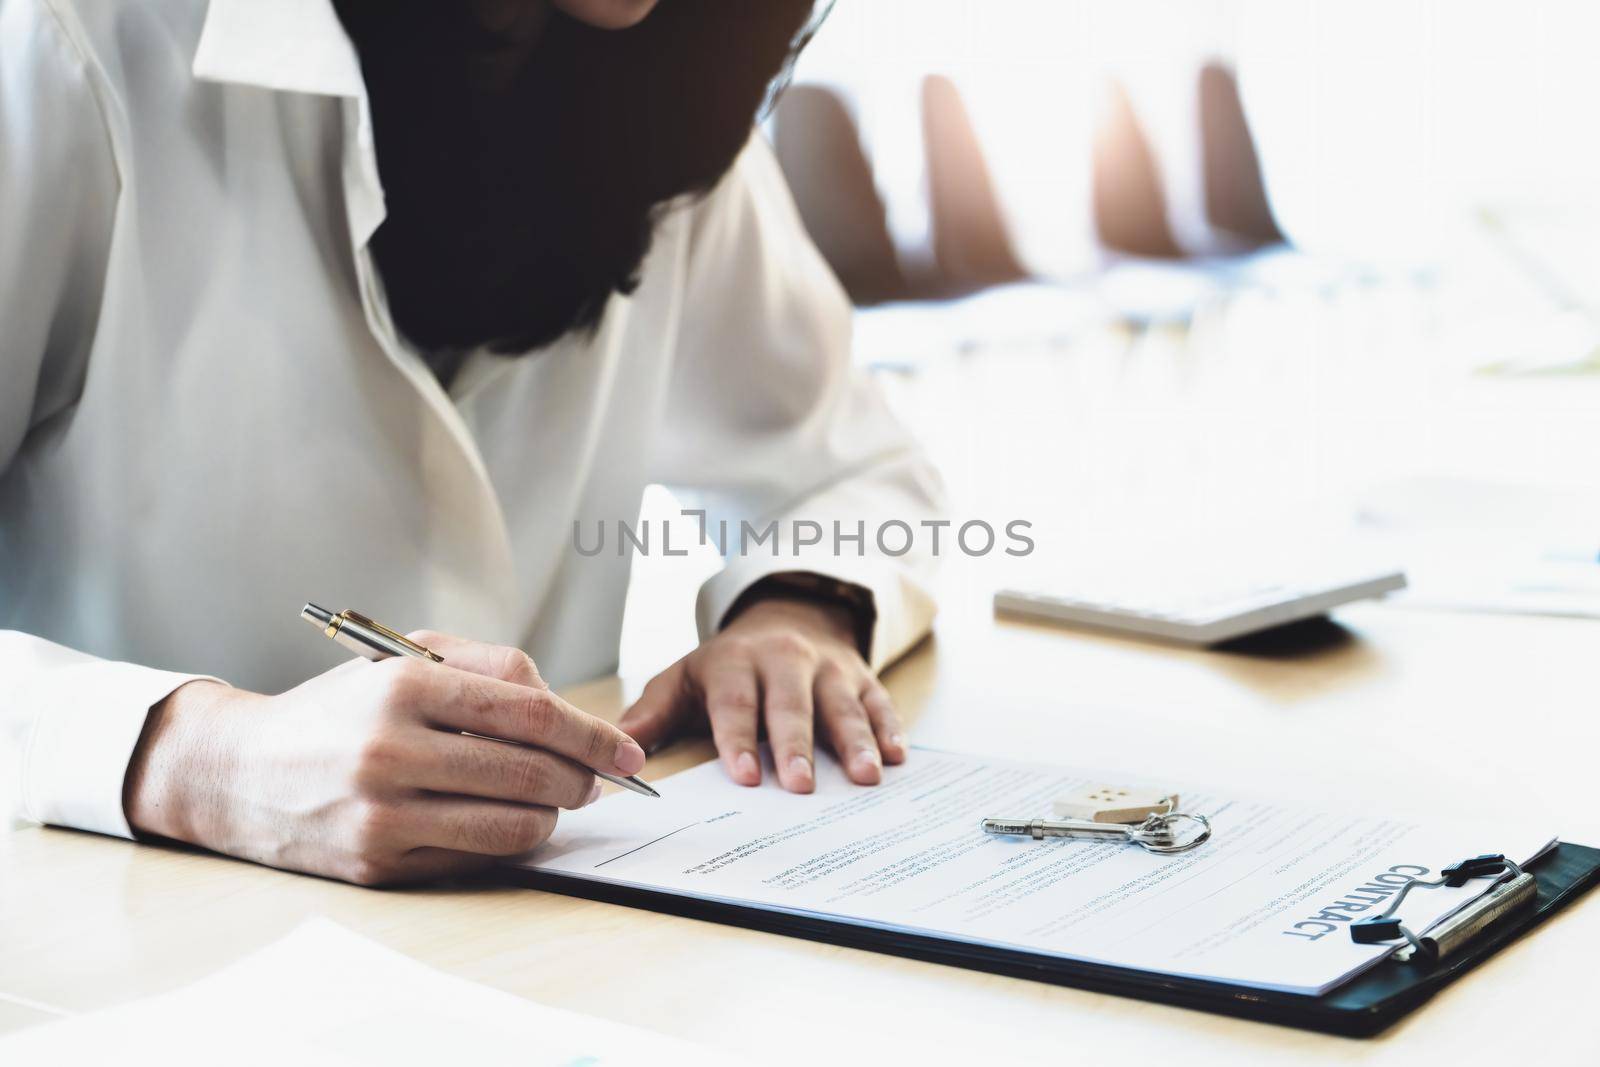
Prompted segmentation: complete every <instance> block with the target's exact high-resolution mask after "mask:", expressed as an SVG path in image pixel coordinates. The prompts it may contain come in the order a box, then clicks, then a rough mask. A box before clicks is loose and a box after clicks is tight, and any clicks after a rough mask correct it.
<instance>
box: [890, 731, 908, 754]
mask: <svg viewBox="0 0 1600 1067" xmlns="http://www.w3.org/2000/svg"><path fill="white" fill-rule="evenodd" d="M889 743H890V744H891V745H893V746H894V747H895V748H898V749H899V750H900V751H902V752H904V751H905V749H906V735H905V734H890V735H889Z"/></svg>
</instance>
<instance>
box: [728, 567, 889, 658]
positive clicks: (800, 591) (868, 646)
mask: <svg viewBox="0 0 1600 1067" xmlns="http://www.w3.org/2000/svg"><path fill="white" fill-rule="evenodd" d="M763 604H777V605H780V606H779V607H778V608H777V609H776V610H775V613H778V614H783V613H786V612H787V613H788V614H790V615H791V616H793V617H799V618H801V619H803V620H806V621H815V620H821V621H822V623H823V626H822V627H821V628H822V629H825V630H826V632H828V633H829V634H830V635H832V636H838V637H839V638H840V639H841V640H843V641H844V642H845V643H846V644H848V645H850V646H852V647H853V648H854V649H855V650H856V651H857V652H859V653H860V654H861V657H862V658H863V659H870V658H871V651H872V632H873V629H874V628H875V626H876V624H877V618H878V612H877V607H876V605H874V603H873V600H872V594H871V593H870V592H869V591H868V590H867V589H865V588H863V587H862V586H859V585H856V584H854V583H851V582H846V581H841V580H839V579H837V578H830V577H828V576H826V575H822V574H817V573H815V572H812V571H781V572H778V573H776V574H769V575H767V576H766V577H765V578H763V579H761V580H760V581H758V582H756V583H755V584H754V585H752V586H750V587H749V588H748V589H746V590H745V591H744V592H743V593H742V594H740V596H739V598H738V599H737V600H735V601H734V602H733V606H732V607H730V608H729V609H728V611H727V614H726V615H725V616H724V617H723V623H722V625H723V628H724V629H727V628H728V626H730V625H731V624H732V623H733V622H734V621H735V620H737V619H740V618H742V617H743V616H744V615H746V614H748V613H750V612H751V611H752V610H753V609H755V608H757V607H759V606H760V605H763ZM782 605H795V606H797V607H796V608H795V610H792V611H790V610H789V609H786V608H785V607H783V606H782ZM804 608H809V609H811V610H809V611H806V610H799V609H804Z"/></svg>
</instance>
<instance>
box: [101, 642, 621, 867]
mask: <svg viewBox="0 0 1600 1067" xmlns="http://www.w3.org/2000/svg"><path fill="white" fill-rule="evenodd" d="M395 636H398V635H395ZM409 640H411V641H413V642H416V643H418V644H419V645H425V646H426V647H428V648H430V649H432V650H433V652H434V653H435V655H436V656H439V657H442V659H443V662H429V661H428V659H427V658H425V657H424V658H419V657H416V656H413V655H404V656H394V657H392V658H390V659H387V660H386V661H384V662H380V663H368V662H365V661H364V660H359V659H357V660H351V661H349V662H347V663H344V664H341V665H340V666H338V667H335V668H333V669H332V670H329V671H326V672H324V673H323V674H320V675H317V676H316V677H315V678H312V679H310V680H308V681H306V682H304V683H302V684H300V685H298V686H296V687H295V688H293V689H290V690H288V691H287V692H284V693H279V694H276V695H272V696H267V695H262V694H259V693H253V692H249V691H246V690H242V689H237V688H234V687H232V686H229V685H225V684H222V683H220V682H215V681H193V682H189V683H188V684H186V685H183V686H181V687H180V688H179V689H177V690H176V691H174V692H173V693H172V694H171V695H170V696H168V697H167V698H166V699H165V700H163V701H161V702H160V703H158V704H157V705H156V706H155V707H154V708H153V709H152V711H151V714H150V716H149V720H148V723H147V726H146V729H145V732H144V734H143V736H142V737H141V738H140V741H139V744H138V747H137V748H136V749H135V752H134V756H133V759H132V761H131V763H130V765H129V772H128V777H127V782H126V789H125V796H126V803H125V809H126V812H127V815H128V821H129V824H130V826H131V827H132V828H133V829H134V830H135V831H136V832H138V833H141V834H144V835H152V836H160V837H167V838H173V839H176V840H180V841H186V842H188V843H190V844H194V845H198V846H201V847H203V848H209V849H212V850H214V851H218V852H223V853H227V854H229V855H233V856H239V857H241V858H244V859H249V860H254V861H256V862H259V863H266V864H269V865H271V866H274V867H283V868H286V869H290V870H298V871H306V872H309V873H313V874H321V875H327V876H329V877H333V878H340V879H344V880H346V881H352V882H357V883H360V884H363V885H378V884H390V883H396V882H407V881H419V880H424V879H432V878H439V877H447V876H453V875H462V874H468V873H471V872H474V871H477V870H481V869H484V868H486V867H489V866H492V865H493V864H494V862H495V861H496V860H497V859H498V858H500V857H505V856H514V855H518V854H520V853H523V852H526V851H528V850H530V849H533V848H535V847H536V846H538V845H540V844H542V843H543V842H544V841H545V840H546V839H547V838H548V837H549V836H550V834H551V833H552V832H553V831H554V829H555V826H556V818H557V814H558V810H559V809H561V808H569V809H571V808H578V807H582V806H584V805H586V804H589V803H592V802H593V801H594V800H595V799H597V798H598V797H599V795H600V790H601V784H600V782H599V780H598V779H597V778H596V773H597V772H599V773H604V774H606V775H608V776H615V777H618V778H628V777H629V776H631V775H635V774H637V773H638V772H639V771H640V770H641V769H643V767H644V763H645V754H644V751H643V750H642V749H641V748H640V747H639V746H638V745H637V744H636V743H635V742H634V741H633V739H632V738H630V737H629V736H628V735H627V734H625V733H623V732H622V731H621V730H619V729H617V728H616V727H615V726H612V725H611V724H610V723H608V722H605V721H604V720H602V719H598V718H596V717H594V716H592V715H587V714H585V713H584V712H582V711H579V710H578V709H577V708H575V707H573V706H572V705H571V704H569V703H567V702H566V701H565V700H563V699H561V697H559V696H558V695H556V694H555V693H553V692H551V691H550V689H549V688H548V687H547V686H546V685H545V684H544V681H543V679H541V678H540V677H539V673H538V670H537V669H536V668H535V667H534V664H533V662H532V661H531V660H530V659H529V658H528V656H527V655H526V654H524V653H523V652H522V651H520V650H518V649H514V648H505V647H501V646H496V645H488V644H483V643H481V642H476V641H468V640H465V639H463V638H457V637H450V636H447V635H444V634H433V633H418V634H413V635H411V638H410V639H409ZM491 738H498V739H501V740H491ZM505 742H513V743H511V744H507V743H505Z"/></svg>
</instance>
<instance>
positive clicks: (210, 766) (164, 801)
mask: <svg viewBox="0 0 1600 1067" xmlns="http://www.w3.org/2000/svg"><path fill="white" fill-rule="evenodd" d="M238 695H239V691H238V690H236V689H234V688H233V687H232V686H228V685H224V684H223V683H221V682H214V681H209V680H196V681H192V682H186V683H185V684H183V685H181V686H179V687H178V688H177V689H174V690H173V691H172V692H171V693H170V694H168V695H167V698H166V699H165V700H163V701H161V702H160V703H159V704H156V705H155V706H154V707H152V708H151V709H150V712H149V714H148V716H147V717H146V719H145V726H144V732H143V733H141V734H140V735H139V743H138V744H137V745H136V746H135V747H134V750H133V757H132V758H131V759H130V760H129V761H128V775H127V779H126V781H125V784H124V786H123V810H124V812H125V813H126V815H127V817H128V825H129V827H131V828H132V829H133V831H134V833H135V834H139V835H144V836H154V837H165V838H171V839H172V840H175V841H182V842H185V843H186V844H191V845H199V846H202V847H206V846H208V845H209V844H210V843H211V842H212V841H215V840H218V839H219V833H218V830H217V824H218V823H219V822H220V820H221V818H222V814H223V813H222V812H221V811H220V810H218V807H217V805H216V804H214V803H212V799H213V798H208V797H206V796H204V795H203V794H204V791H205V789H206V787H207V785H208V784H211V783H215V782H217V781H218V780H219V774H220V772H221V771H222V768H221V766H220V764H221V763H222V762H223V758H224V757H223V752H224V751H225V744H224V738H225V736H226V735H225V733H224V731H223V730H222V729H220V725H221V721H222V711H223V709H224V707H225V706H226V705H227V704H228V703H229V702H230V701H231V700H232V699H234V698H236V697H237V696H238Z"/></svg>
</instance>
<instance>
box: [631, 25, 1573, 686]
mask: <svg viewBox="0 0 1600 1067" xmlns="http://www.w3.org/2000/svg"><path fill="white" fill-rule="evenodd" d="M1596 40H1600V7H1597V6H1596V5H1593V4H1592V3H1579V2H1542V3H1539V4H1532V5H1530V4H1513V3H1510V2H1506V0H1451V2H1442V0H1441V2H1423V0H1401V2H1387V3H1377V2H1367V0H1355V2H1346V3H1340V4H1327V3H1316V2H1312V0H1211V2H1195V0H1189V2H1182V0H1136V2H1118V3H1105V2H1100V3H1089V2H1085V0H837V2H836V3H835V4H834V6H833V9H832V11H831V12H830V14H829V15H828V18H827V20H826V21H825V22H824V24H823V25H822V28H821V30H820V32H819V33H818V35H817V37H816V39H815V40H814V41H813V42H812V44H811V46H810V47H809V48H808V49H807V51H806V52H805V53H804V55H803V57H802V59H801V61H800V63H799V65H798V67H797V69H796V71H795V76H794V80H793V83H792V85H791V86H790V87H789V88H788V90H787V91H786V92H785V93H784V94H783V95H782V97H781V98H780V99H779V100H778V102H777V104H776V106H775V107H774V109H773V110H772V112H771V113H770V115H769V116H768V118H767V120H766V124H765V125H766V133H767V135H768V136H769V137H770V139H771V140H772V142H773V144H774V145H775V147H776V149H777V152H778V155H779V158H780V161H781V162H782V165H783V167H784V170H785V173H786V175H787V177H788V179H789V182H790V185H791V187H792V189H793V192H794V195H795V199H796V203H797V205H798V207H799V209H800V212H801V214H802V217H803V218H804V221H805V223H806V226H807V228H808V229H809V230H810V232H811V234H812V236H813V238H814V239H815V241H816V243H817V245H818V247H819V248H820V249H821V251H822V252H823V254H824V255H825V256H826V258H827V259H828V261H829V263H830V264H831V265H832V267H833V269H834V271H835V273H836V274H837V275H838V277H839V279H840V281H841V283H842V284H843V285H844V287H845V288H846V290H847V291H848V292H849V294H850V296H851V298H852V300H853V302H854V303H855V304H856V305H857V307H858V313H857V329H856V351H857V359H858V360H859V361H860V362H861V363H862V364H863V365H864V366H865V367H866V368H868V369H869V370H870V371H871V372H872V373H874V374H876V375H878V376H879V378H880V379H881V381H882V382H883V384H884V387H885V389H886V390H887V391H888V392H889V394H890V396H891V399H892V401H893V402H894V403H895V405H896V407H897V409H898V410H899V411H900V413H901V415H902V417H904V418H905V419H906V420H907V422H909V423H910V424H911V425H912V426H913V427H914V428H915V429H916V430H917V431H918V432H919V434H920V435H921V436H922V438H923V439H924V441H925V442H926V443H927V445H928V447H929V449H930V450H931V451H932V452H933V453H934V456H935V458H936V459H937V460H938V461H939V463H940V464H941V467H942V468H943V470H944V471H945V474H946V476H947V478H948V479H949V482H950V487H951V491H952V507H953V511H954V513H955V515H956V517H957V518H958V521H959V520H960V519H965V518H984V519H987V520H989V521H991V522H993V523H995V524H996V525H997V526H998V525H1003V523H1004V522H1005V521H1008V520H1010V519H1012V518H1024V519H1027V520H1029V521H1031V522H1033V523H1034V524H1035V527H1036V530H1037V536H1038V540H1039V549H1038V551H1037V552H1036V553H1035V555H1034V556H1033V557H1031V558H1030V559H1028V560H1026V561H1020V562H1019V561H1007V560H988V559H985V560H982V561H977V560H963V559H960V558H957V559H955V560H953V561H950V565H949V566H947V567H946V576H945V581H946V585H947V588H946V589H945V590H944V600H945V613H946V617H947V618H948V617H949V616H950V615H951V612H952V606H954V608H953V610H954V611H956V612H963V611H976V612H987V610H988V608H987V603H988V597H989V596H990V594H992V592H993V590H994V589H995V588H997V587H999V586H1001V585H1005V584H1023V585H1028V584H1032V585H1035V586H1037V585H1038V584H1039V583H1040V582H1042V581H1045V580H1046V578H1045V576H1046V575H1047V574H1048V575H1051V576H1054V577H1051V578H1050V579H1049V580H1065V581H1070V580H1071V578H1072V575H1073V573H1074V572H1075V571H1076V572H1081V571H1084V570H1089V569H1093V568H1095V567H1097V566H1103V563H1104V561H1105V560H1106V559H1107V558H1108V557H1109V556H1110V555H1111V554H1112V553H1113V552H1115V553H1117V554H1120V555H1121V556H1127V555H1129V554H1132V555H1134V556H1137V555H1138V554H1139V553H1169V552H1170V551H1171V550H1172V546H1173V545H1175V544H1181V545H1182V546H1184V549H1185V551H1190V552H1197V553H1200V554H1202V555H1205V554H1210V553H1214V554H1215V555H1216V558H1217V559H1219V560H1221V559H1222V558H1223V557H1229V558H1237V557H1240V556H1244V557H1246V558H1248V557H1249V556H1251V555H1252V554H1257V553H1260V552H1261V551H1263V550H1264V548H1268V547H1270V548H1272V549H1278V550H1282V549H1285V548H1289V549H1293V550H1298V549H1299V548H1301V547H1302V546H1309V545H1314V544H1315V545H1321V544H1324V543H1327V542H1330V541H1338V542H1341V543H1347V544H1358V545H1359V546H1360V547H1361V550H1362V551H1366V552H1369V553H1378V554H1382V555H1384V556H1385V557H1387V558H1392V559H1394V561H1395V562H1397V563H1401V564H1403V565H1404V566H1405V567H1406V568H1407V569H1408V571H1409V572H1410V573H1411V577H1412V585H1413V589H1412V591H1411V593H1409V594H1407V595H1406V596H1403V597H1401V598H1399V599H1397V600H1396V601H1394V604H1395V605H1396V606H1397V607H1398V608H1400V609H1402V610H1404V609H1412V610H1464V609H1470V610H1495V611H1530V612H1534V613H1553V614H1577V615H1583V616H1586V617H1596V616H1600V565H1596V560H1597V559H1600V507H1597V506H1596V502H1597V501H1600V464H1597V463H1596V459H1597V458H1600V381H1597V378H1600V373H1597V372H1600V197H1597V191H1600V120H1597V112H1600V64H1596V63H1594V62H1593V60H1592V57H1591V55H1590V53H1591V51H1592V45H1593V42H1594V41H1596ZM674 508H675V505H674V504H673V502H672V501H671V499H670V497H667V496H666V495H665V493H664V492H663V493H652V495H651V497H650V499H649V500H648V501H647V504H646V512H647V514H654V515H656V516H657V517H659V516H662V515H668V514H671V513H672V511H673V510H674ZM686 529H687V528H686ZM715 566H716V561H715V560H714V559H712V558H710V557H709V556H706V557H704V558H696V559H691V560H690V561H688V562H680V561H676V560H672V561H662V560H655V559H650V560H641V561H639V578H638V580H637V581H636V583H635V595H634V597H633V601H632V602H631V604H630V615H629V628H628V634H629V636H628V637H627V638H625V642H624V669H625V671H628V670H630V669H632V670H639V671H643V670H647V669H649V668H651V667H653V666H655V665H656V663H657V661H658V660H660V659H661V658H662V657H663V655H664V654H665V653H664V652H662V651H661V650H662V649H665V648H677V649H679V650H682V649H686V648H687V647H689V645H690V643H691V642H692V632H691V631H690V630H689V629H688V627H687V624H686V622H685V621H684V620H683V619H682V618H681V616H680V615H678V614H673V615H671V616H669V615H667V614H665V613H662V611H661V609H660V608H655V607H650V606H649V605H651V604H655V605H668V604H681V603H682V600H681V595H682V594H681V593H670V592H665V593H664V591H663V586H664V585H666V584H672V585H675V586H682V587H684V588H691V589H692V587H693V585H694V584H695V583H697V582H698V581H699V580H700V579H701V578H702V577H703V576H704V574H705V573H708V572H709V571H710V570H711V569H713V568H714V567H715ZM1008 567H1010V568H1011V570H1010V571H1008V570H1007V568H1008ZM1061 576H1064V577H1061ZM645 649H649V650H650V651H649V652H645V651H644V650H645Z"/></svg>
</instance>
